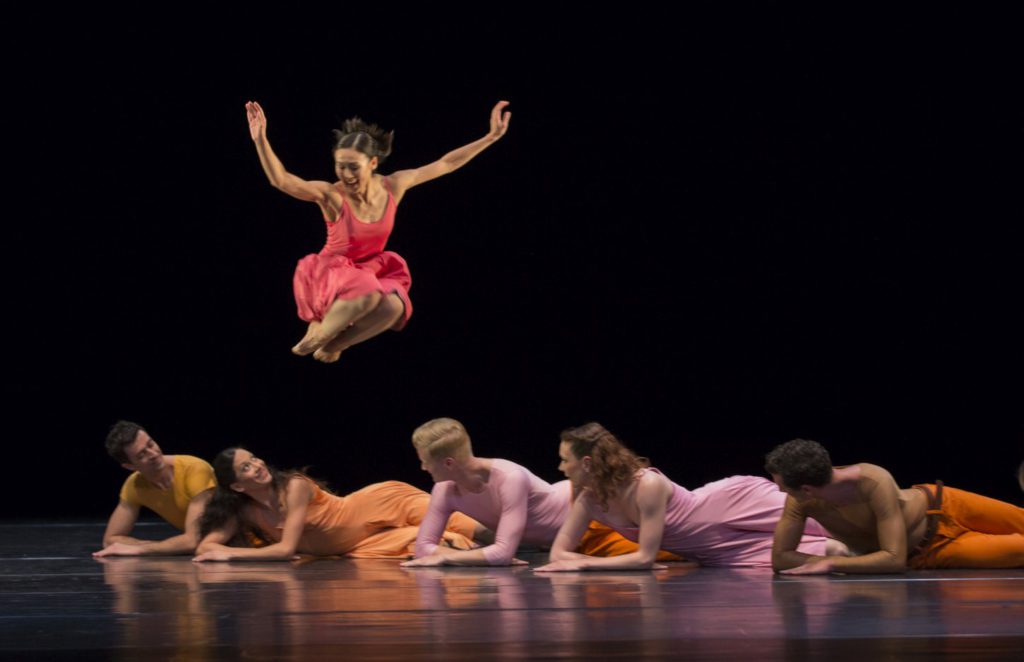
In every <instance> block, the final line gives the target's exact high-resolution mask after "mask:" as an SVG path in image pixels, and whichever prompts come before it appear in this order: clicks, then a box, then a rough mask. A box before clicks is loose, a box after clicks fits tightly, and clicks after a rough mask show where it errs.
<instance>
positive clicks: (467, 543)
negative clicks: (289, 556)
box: [247, 478, 479, 558]
mask: <svg viewBox="0 0 1024 662" xmlns="http://www.w3.org/2000/svg"><path fill="white" fill-rule="evenodd" d="M306 480H309V479H308V478H307V479H306ZM309 482H310V485H311V487H312V488H313V497H312V498H311V499H310V501H309V507H308V508H307V509H306V524H305V527H304V528H303V530H302V535H301V537H300V538H299V544H298V547H297V549H296V551H297V552H299V553H300V554H313V555H315V556H334V555H338V556H350V557H353V558H406V557H411V556H412V552H413V547H414V545H415V542H416V533H417V531H418V530H419V525H420V522H422V521H423V516H424V515H425V514H426V512H427V506H428V505H429V504H430V495H429V494H427V493H426V492H424V491H423V490H420V489H417V488H415V487H413V486H412V485H409V484H408V483H402V482H399V481H395V480H391V481H386V482H383V483H374V484H373V485H367V486H366V487H364V488H362V489H360V490H356V491H355V492H353V493H351V494H349V495H346V496H337V495H334V494H331V493H330V492H327V491H325V490H323V489H321V488H320V486H319V485H317V484H316V483H314V482H313V481H312V480H310V481H309ZM247 515H248V516H249V517H250V519H251V520H252V522H253V524H255V525H256V527H257V528H259V529H260V531H262V532H263V534H264V535H266V536H267V538H268V539H269V540H270V541H272V542H280V541H281V533H282V529H283V526H282V525H283V522H282V523H281V524H272V523H271V522H270V521H269V520H268V519H267V517H266V515H265V512H264V511H263V509H256V508H252V509H249V511H248V513H247ZM478 526H479V525H478V524H477V522H476V521H475V520H473V519H470V518H469V517H466V516H465V515H462V514H461V513H455V514H454V515H452V517H451V518H450V519H449V520H448V525H447V530H446V531H445V533H444V539H445V540H446V541H447V542H448V544H450V545H451V546H452V547H456V548H458V549H470V548H472V546H473V543H472V538H473V532H474V530H475V529H476V528H477V527H478Z"/></svg>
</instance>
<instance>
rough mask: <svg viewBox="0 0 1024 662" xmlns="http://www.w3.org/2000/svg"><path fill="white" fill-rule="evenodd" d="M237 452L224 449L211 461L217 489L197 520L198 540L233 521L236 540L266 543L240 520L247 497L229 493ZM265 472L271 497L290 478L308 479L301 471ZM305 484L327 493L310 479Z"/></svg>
mask: <svg viewBox="0 0 1024 662" xmlns="http://www.w3.org/2000/svg"><path fill="white" fill-rule="evenodd" d="M240 450H245V449H243V448H242V447H241V446H234V447H232V448H225V449H224V450H222V451H221V452H220V453H217V457H215V458H214V459H213V475H214V477H215V478H216V479H217V487H216V488H214V491H213V497H212V498H211V499H210V501H209V503H207V504H206V508H205V509H204V510H203V516H202V517H201V518H200V520H199V536H200V538H205V537H206V536H207V535H209V533H210V532H211V531H214V530H216V529H220V528H222V527H224V526H225V525H226V524H227V523H228V522H230V521H231V520H232V519H234V520H235V521H237V522H238V529H239V530H238V534H237V535H236V540H246V541H249V542H252V541H253V539H255V540H256V541H258V542H262V543H265V542H268V541H267V540H266V537H265V536H264V535H263V534H262V533H261V532H260V530H259V529H258V528H257V527H255V526H253V525H252V524H251V523H250V522H248V521H246V520H245V518H244V517H242V511H243V509H244V507H245V505H246V503H248V502H249V499H250V497H249V496H247V495H245V494H242V493H241V492H236V491H235V490H233V489H231V485H232V484H233V483H236V482H238V476H237V475H236V474H235V453H237V452H238V451H240ZM267 471H269V472H270V476H271V485H273V487H274V493H275V494H277V495H278V497H280V496H281V495H282V494H283V493H284V489H285V487H286V486H287V485H288V481H289V480H290V479H291V478H293V477H294V476H302V477H304V478H309V476H306V473H305V469H303V470H302V471H297V470H294V469H292V470H287V471H282V470H280V469H277V468H275V467H272V466H270V465H269V464H268V465H267ZM309 480H312V481H313V482H314V483H316V484H317V485H318V486H319V487H320V488H321V489H323V490H324V491H327V492H329V491H330V490H328V489H327V486H326V485H324V484H323V483H321V482H320V481H317V480H313V479H312V478H309Z"/></svg>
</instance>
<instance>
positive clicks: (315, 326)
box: [292, 320, 320, 351]
mask: <svg viewBox="0 0 1024 662" xmlns="http://www.w3.org/2000/svg"><path fill="white" fill-rule="evenodd" d="M319 329H320V320H313V321H312V322H310V323H309V328H307V329H306V335H304V336H302V340H300V341H299V342H298V344H297V345H296V347H299V346H301V345H302V344H304V343H308V342H311V341H312V340H313V338H314V337H315V336H316V333H317V331H318V330H319ZM292 351H294V349H293V350H292Z"/></svg>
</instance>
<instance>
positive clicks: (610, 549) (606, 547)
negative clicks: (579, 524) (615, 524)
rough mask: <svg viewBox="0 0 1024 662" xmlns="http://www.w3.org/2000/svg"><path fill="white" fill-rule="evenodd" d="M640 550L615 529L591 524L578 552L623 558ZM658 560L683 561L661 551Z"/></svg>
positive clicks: (670, 553)
mask: <svg viewBox="0 0 1024 662" xmlns="http://www.w3.org/2000/svg"><path fill="white" fill-rule="evenodd" d="M638 549H640V545H638V544H636V543H635V542H633V541H632V540H626V539H625V538H623V537H622V534H620V533H619V532H618V531H616V530H615V529H612V528H609V527H607V526H605V525H604V524H601V523H600V522H593V521H592V522H591V523H590V526H588V527H587V531H586V532H585V533H584V534H583V538H582V539H581V540H580V544H579V547H577V548H576V551H577V552H578V553H580V554H586V555H587V556H622V555H623V554H629V553H630V552H635V551H637V550H638ZM657 559H658V560H659V561H682V560H684V559H683V557H681V556H676V555H675V554H673V553H672V552H666V551H660V552H658V556H657Z"/></svg>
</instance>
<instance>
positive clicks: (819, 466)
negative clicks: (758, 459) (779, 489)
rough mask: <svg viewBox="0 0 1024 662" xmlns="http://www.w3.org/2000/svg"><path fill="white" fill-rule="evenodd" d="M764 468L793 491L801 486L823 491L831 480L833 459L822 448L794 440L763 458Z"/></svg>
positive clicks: (811, 443)
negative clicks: (809, 486)
mask: <svg viewBox="0 0 1024 662" xmlns="http://www.w3.org/2000/svg"><path fill="white" fill-rule="evenodd" d="M764 468H765V471H767V472H768V473H770V474H772V475H773V476H779V477H780V478H781V479H782V483H783V484H784V485H785V486H786V487H788V488H790V489H794V490H798V489H800V487H801V486H803V485H811V486H812V487H822V486H823V485H827V484H828V482H829V481H830V480H832V458H831V457H829V454H828V451H827V450H825V447H824V446H822V445H821V444H819V443H818V442H816V441H811V440H810V439H793V440H792V441H787V442H786V443H784V444H780V445H778V446H776V447H775V448H774V449H773V450H772V452H771V453H768V455H767V456H766V457H765V461H764Z"/></svg>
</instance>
